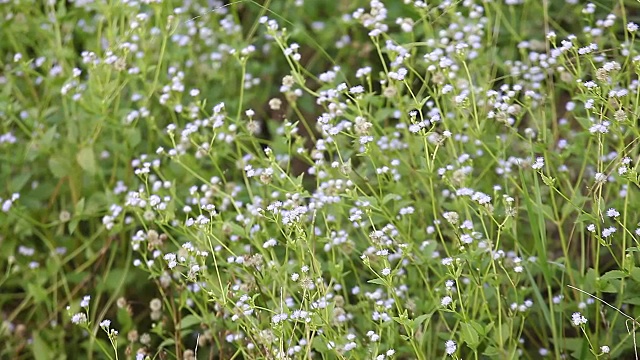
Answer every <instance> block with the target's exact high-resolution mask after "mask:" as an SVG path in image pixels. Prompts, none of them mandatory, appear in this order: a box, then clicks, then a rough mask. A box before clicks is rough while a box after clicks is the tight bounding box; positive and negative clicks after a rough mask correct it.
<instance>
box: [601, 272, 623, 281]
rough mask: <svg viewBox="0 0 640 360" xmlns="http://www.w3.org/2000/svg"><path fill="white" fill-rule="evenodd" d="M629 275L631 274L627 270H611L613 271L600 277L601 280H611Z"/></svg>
mask: <svg viewBox="0 0 640 360" xmlns="http://www.w3.org/2000/svg"><path fill="white" fill-rule="evenodd" d="M627 276H629V274H627V272H626V271H622V270H611V271H609V272H607V273H606V274H604V275H602V276H601V277H600V281H609V280H613V279H624V278H626V277H627Z"/></svg>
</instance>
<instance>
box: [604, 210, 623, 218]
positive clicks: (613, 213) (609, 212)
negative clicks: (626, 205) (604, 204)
mask: <svg viewBox="0 0 640 360" xmlns="http://www.w3.org/2000/svg"><path fill="white" fill-rule="evenodd" d="M607 216H608V217H618V216H620V213H619V212H618V210H616V209H613V208H611V209H609V210H607Z"/></svg>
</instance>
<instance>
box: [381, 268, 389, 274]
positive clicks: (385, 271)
mask: <svg viewBox="0 0 640 360" xmlns="http://www.w3.org/2000/svg"><path fill="white" fill-rule="evenodd" d="M389 274H391V269H389V268H384V269H382V275H384V276H389Z"/></svg>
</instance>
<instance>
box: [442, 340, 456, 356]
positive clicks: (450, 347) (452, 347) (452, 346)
mask: <svg viewBox="0 0 640 360" xmlns="http://www.w3.org/2000/svg"><path fill="white" fill-rule="evenodd" d="M444 347H445V349H444V351H446V352H447V354H448V355H453V353H455V352H456V349H458V346H457V345H456V342H455V341H453V340H447V341H446V342H445V343H444Z"/></svg>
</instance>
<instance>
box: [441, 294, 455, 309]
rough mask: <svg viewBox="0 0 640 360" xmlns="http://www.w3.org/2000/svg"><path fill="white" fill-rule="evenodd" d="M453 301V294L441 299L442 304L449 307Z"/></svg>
mask: <svg viewBox="0 0 640 360" xmlns="http://www.w3.org/2000/svg"><path fill="white" fill-rule="evenodd" d="M452 302H453V299H452V298H451V296H449V295H447V296H445V297H443V298H442V300H440V305H442V306H443V307H447V306H449V305H451V303H452Z"/></svg>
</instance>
